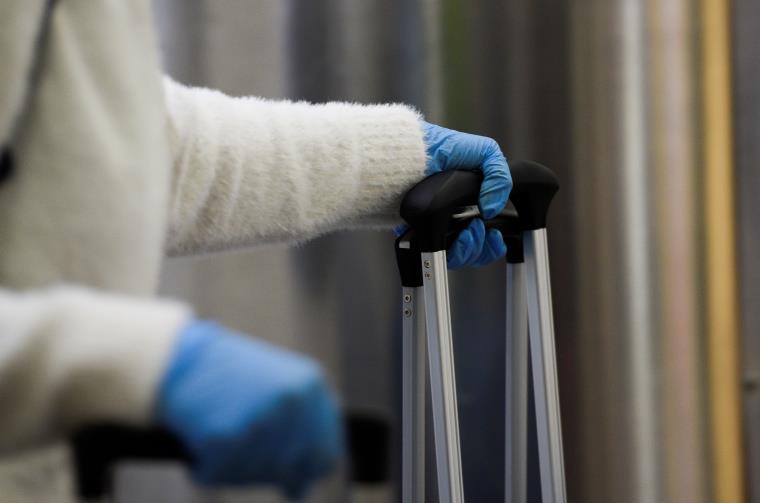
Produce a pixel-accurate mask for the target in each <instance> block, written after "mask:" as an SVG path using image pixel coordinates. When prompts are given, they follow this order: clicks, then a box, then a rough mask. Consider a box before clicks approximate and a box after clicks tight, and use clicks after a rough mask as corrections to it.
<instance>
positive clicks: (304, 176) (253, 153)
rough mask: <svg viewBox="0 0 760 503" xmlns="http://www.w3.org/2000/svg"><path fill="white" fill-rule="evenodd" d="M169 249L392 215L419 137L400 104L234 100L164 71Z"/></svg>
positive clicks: (311, 233)
mask: <svg viewBox="0 0 760 503" xmlns="http://www.w3.org/2000/svg"><path fill="white" fill-rule="evenodd" d="M165 92H166V98H167V105H168V111H169V121H170V131H171V142H172V151H173V152H172V153H173V158H174V177H173V197H172V205H171V209H170V222H169V237H168V250H169V253H170V254H183V253H192V252H196V251H203V250H218V249H224V248H232V247H239V246H247V245H252V244H258V243H266V242H277V241H285V242H293V241H303V240H306V239H309V238H312V237H315V236H318V235H320V234H324V233H326V232H329V231H332V230H338V229H346V228H353V227H360V226H391V225H393V224H394V223H397V222H399V217H398V205H399V202H400V200H401V196H402V195H403V193H404V192H405V191H406V190H408V189H409V188H410V187H411V186H412V185H413V184H414V183H416V182H417V181H419V180H420V179H422V177H423V173H424V169H425V159H426V158H425V145H424V142H423V137H422V131H421V128H420V124H419V120H420V117H419V115H418V113H417V112H416V111H414V110H413V109H411V108H409V107H407V106H404V105H356V104H349V103H326V104H318V105H315V104H309V103H303V102H289V101H271V100H266V99H261V98H255V97H248V98H233V97H230V96H227V95H225V94H223V93H221V92H218V91H213V90H210V89H202V88H188V87H185V86H183V85H181V84H178V83H176V82H173V81H172V80H170V79H168V78H167V79H165Z"/></svg>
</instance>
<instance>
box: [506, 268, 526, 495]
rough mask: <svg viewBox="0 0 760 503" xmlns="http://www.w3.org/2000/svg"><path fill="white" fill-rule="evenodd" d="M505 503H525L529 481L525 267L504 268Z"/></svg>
mask: <svg viewBox="0 0 760 503" xmlns="http://www.w3.org/2000/svg"><path fill="white" fill-rule="evenodd" d="M506 363H507V365H506V367H507V368H506V371H507V372H506V387H505V389H506V400H505V402H506V411H505V422H506V425H505V441H506V445H505V454H506V459H505V479H504V495H505V501H506V503H526V498H527V480H528V472H527V469H528V468H527V465H528V441H527V438H528V306H527V304H526V290H525V265H524V264H523V263H517V264H507V338H506Z"/></svg>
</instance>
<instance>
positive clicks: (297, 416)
mask: <svg viewBox="0 0 760 503" xmlns="http://www.w3.org/2000/svg"><path fill="white" fill-rule="evenodd" d="M156 409H157V410H156V412H157V416H158V420H159V422H160V423H162V424H163V425H164V426H166V427H167V428H168V429H169V430H170V431H172V432H174V433H175V434H176V435H178V436H179V438H180V439H181V440H182V441H183V442H184V444H185V445H186V446H187V448H188V449H189V451H190V452H191V453H192V454H193V457H194V460H195V464H194V466H193V476H194V478H195V479H196V481H197V482H199V483H200V484H202V485H207V486H221V485H232V486H243V485H254V484H274V485H277V486H279V487H280V488H281V489H282V490H283V491H284V492H285V494H286V495H287V496H288V497H291V498H300V497H301V496H302V495H303V494H304V493H305V491H306V490H307V488H308V487H309V485H310V484H311V483H312V482H313V481H315V480H316V479H318V478H320V477H322V476H324V475H325V474H327V473H328V472H329V471H331V469H332V468H333V467H334V465H335V464H336V462H337V460H338V459H339V457H340V456H341V455H342V453H343V449H344V445H343V443H344V440H343V432H342V425H341V420H340V418H339V415H338V410H337V405H336V402H335V400H334V398H333V396H332V395H331V393H330V391H329V390H328V388H327V385H326V384H325V381H324V378H323V376H322V372H321V370H320V368H319V366H318V365H317V364H316V363H315V362H313V361H311V360H309V359H307V358H306V357H303V356H300V355H297V354H295V353H291V352H288V351H285V350H283V349H279V348H277V347H275V346H272V345H270V344H267V343H265V342H262V341H258V340H254V339H251V338H249V337H244V336H240V335H237V334H234V333H231V332H229V331H227V330H226V329H225V328H224V327H222V326H221V325H218V324H215V323H212V322H205V321H196V322H192V323H190V324H189V325H188V326H187V327H186V328H185V329H184V330H183V332H182V333H181V334H180V336H179V341H178V343H177V348H176V349H175V351H174V354H173V357H172V359H171V362H170V364H169V368H168V370H167V373H166V374H165V375H164V377H163V380H162V382H161V385H160V389H159V393H158V400H157V407H156Z"/></svg>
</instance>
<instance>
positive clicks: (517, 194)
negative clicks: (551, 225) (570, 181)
mask: <svg viewBox="0 0 760 503" xmlns="http://www.w3.org/2000/svg"><path fill="white" fill-rule="evenodd" d="M509 170H510V172H511V173H512V182H513V184H514V186H513V188H512V193H511V194H510V195H509V200H510V201H512V204H514V205H515V209H516V210H517V213H518V214H519V216H520V218H519V220H520V227H521V228H522V230H524V231H531V230H535V229H543V228H545V227H546V215H547V213H548V212H549V205H550V204H551V202H552V199H553V198H554V194H556V193H557V191H558V190H559V180H558V179H557V175H555V174H554V172H553V171H552V170H550V169H549V168H547V167H546V166H544V165H542V164H539V163H537V162H533V161H514V162H511V163H510V164H509Z"/></svg>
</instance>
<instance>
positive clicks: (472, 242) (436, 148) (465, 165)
mask: <svg viewBox="0 0 760 503" xmlns="http://www.w3.org/2000/svg"><path fill="white" fill-rule="evenodd" d="M421 124H422V131H423V134H424V136H425V145H426V146H427V155H428V163H427V167H426V169H425V174H426V175H432V174H434V173H438V172H439V171H445V170H448V169H480V170H482V171H483V183H482V185H481V186H480V200H479V202H478V206H479V207H480V213H481V214H482V215H483V216H484V217H485V218H493V217H495V216H496V215H498V214H499V213H500V212H501V210H503V209H504V206H505V205H506V204H507V199H509V192H510V191H511V190H512V176H511V175H510V174H509V166H508V165H507V160H506V158H505V157H504V154H502V153H501V149H500V148H499V145H498V144H497V143H496V141H494V140H492V139H491V138H487V137H485V136H476V135H472V134H467V133H460V132H459V131H454V130H452V129H446V128H443V127H440V126H436V125H434V124H429V123H427V122H422V123H421ZM506 253H507V246H506V245H505V244H504V239H503V238H502V236H501V233H500V232H499V231H497V230H495V229H491V230H490V231H488V232H486V229H485V226H484V224H483V220H481V219H475V220H473V221H472V222H471V223H470V225H469V226H468V227H467V228H466V229H465V230H464V231H462V232H461V233H460V234H459V236H458V237H457V240H456V241H455V242H454V244H453V245H452V246H451V247H450V248H449V249H448V251H447V253H446V256H447V260H448V266H449V268H451V269H457V268H460V267H465V266H481V265H486V264H489V263H491V262H493V261H495V260H496V259H498V258H499V257H503V256H504V255H505V254H506Z"/></svg>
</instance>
